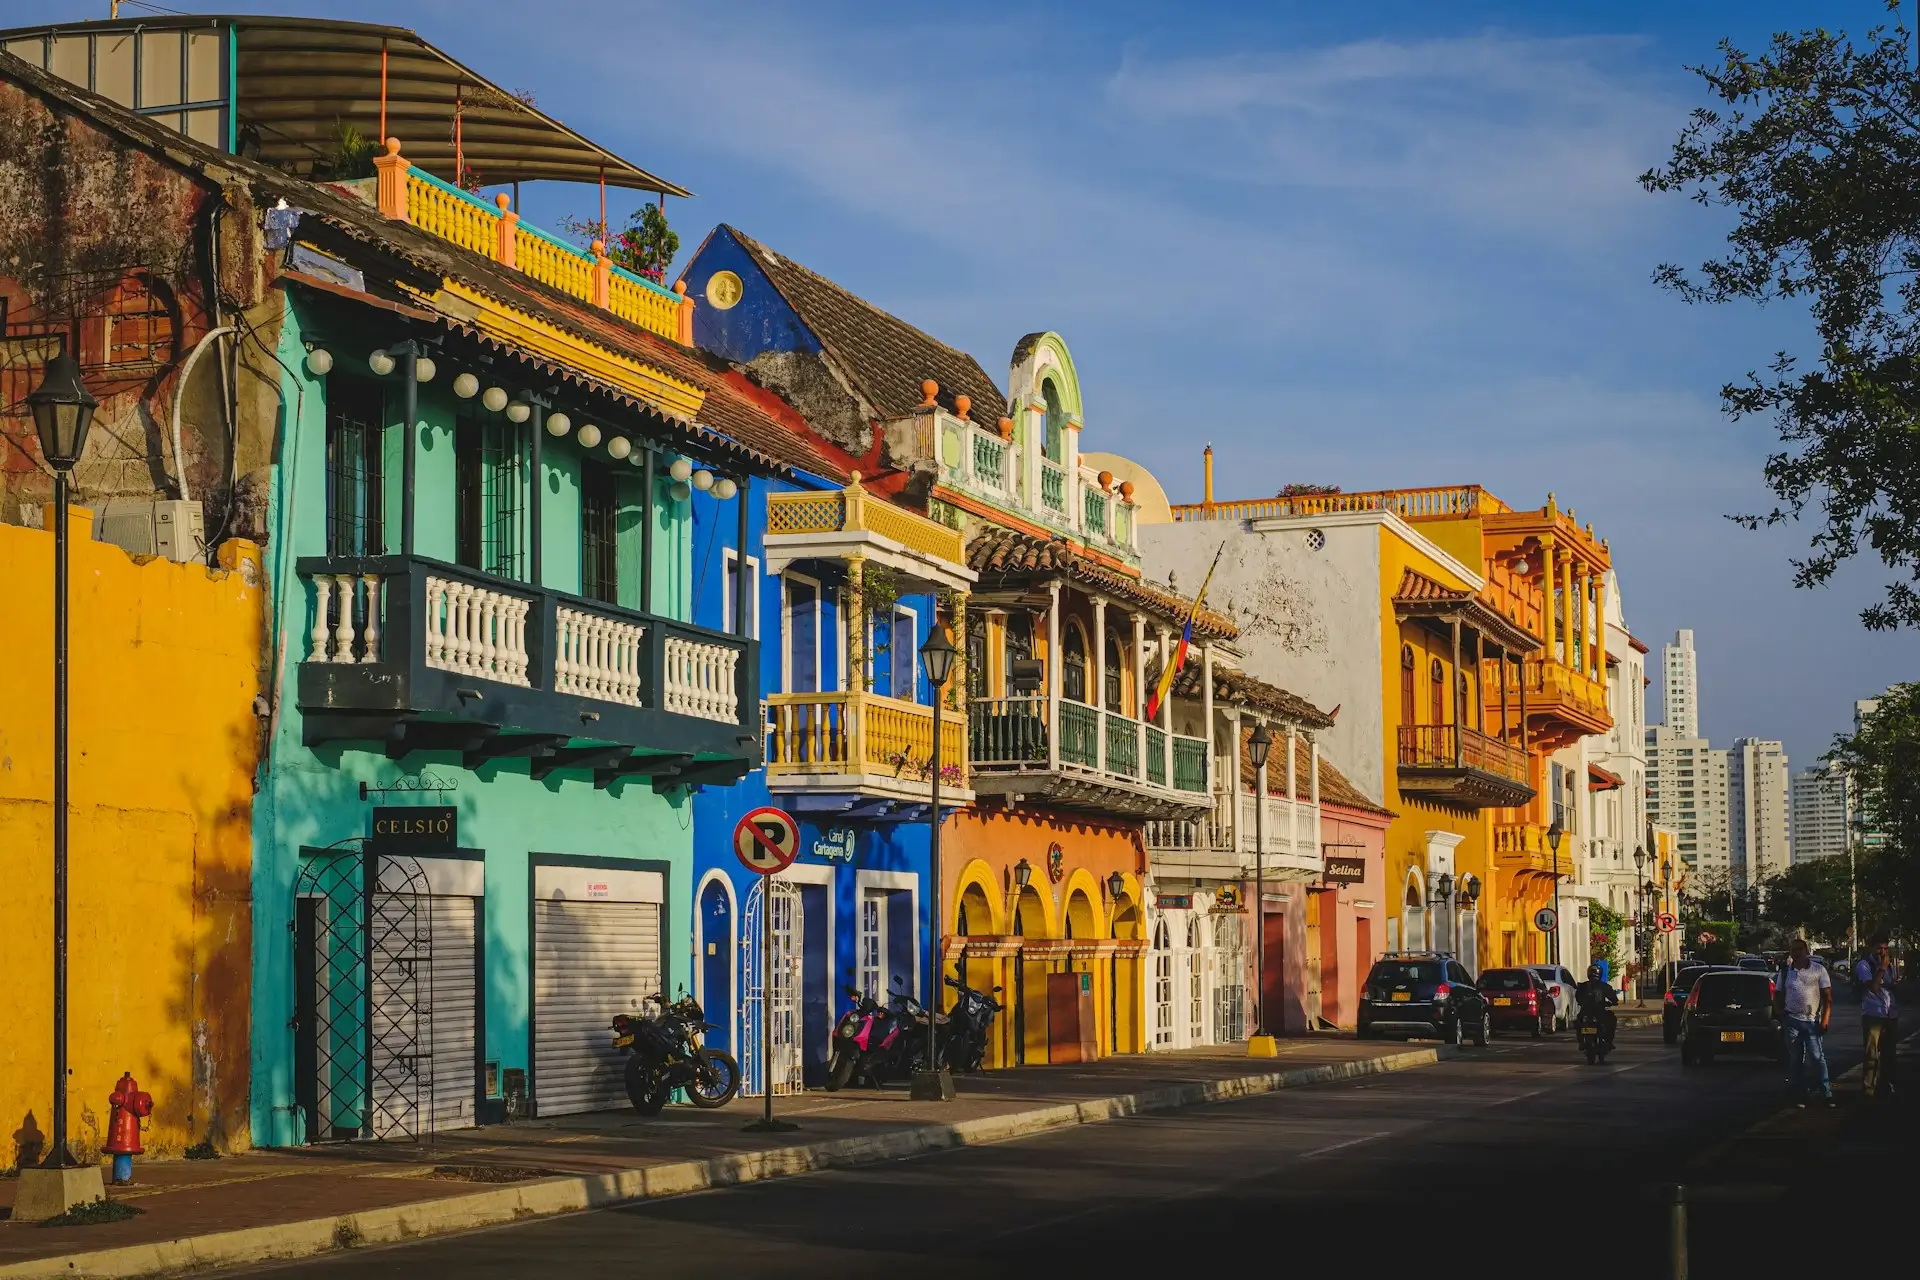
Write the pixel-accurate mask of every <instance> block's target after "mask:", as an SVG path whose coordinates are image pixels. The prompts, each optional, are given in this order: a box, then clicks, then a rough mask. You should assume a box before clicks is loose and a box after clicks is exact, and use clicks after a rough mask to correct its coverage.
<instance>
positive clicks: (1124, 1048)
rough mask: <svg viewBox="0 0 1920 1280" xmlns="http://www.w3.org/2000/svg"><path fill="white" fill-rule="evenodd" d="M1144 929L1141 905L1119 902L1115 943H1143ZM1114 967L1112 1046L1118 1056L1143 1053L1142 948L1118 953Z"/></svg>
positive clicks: (1110, 982) (1110, 1018)
mask: <svg viewBox="0 0 1920 1280" xmlns="http://www.w3.org/2000/svg"><path fill="white" fill-rule="evenodd" d="M1140 929H1141V921H1140V907H1139V904H1138V903H1135V902H1134V901H1132V900H1131V899H1129V898H1126V897H1121V898H1118V899H1116V900H1115V902H1114V913H1113V936H1114V939H1115V940H1116V941H1119V942H1139V941H1141V938H1140ZM1112 963H1113V972H1112V973H1111V974H1110V975H1108V982H1107V990H1108V991H1109V992H1111V993H1112V1003H1111V1005H1110V1007H1109V1009H1108V1014H1107V1032H1108V1036H1109V1040H1108V1043H1109V1044H1111V1045H1112V1046H1113V1051H1114V1052H1115V1053H1139V1052H1140V1051H1141V1050H1142V1049H1144V1048H1145V1047H1146V1046H1145V1045H1144V1044H1143V1043H1142V1040H1143V1038H1144V1037H1142V1035H1141V1033H1140V1019H1141V1016H1142V1013H1143V1010H1144V1005H1145V1000H1144V998H1143V996H1144V993H1143V992H1142V991H1141V989H1140V988H1141V955H1140V948H1138V947H1127V948H1120V949H1116V950H1115V952H1114V956H1113V962H1112Z"/></svg>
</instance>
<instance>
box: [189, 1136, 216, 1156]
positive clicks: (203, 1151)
mask: <svg viewBox="0 0 1920 1280" xmlns="http://www.w3.org/2000/svg"><path fill="white" fill-rule="evenodd" d="M219 1158H220V1153H219V1152H218V1151H216V1150H215V1149H214V1146H213V1139H212V1138H202V1139H200V1141H198V1142H196V1143H194V1144H193V1145H192V1146H190V1147H188V1148H187V1159H189V1160H218V1159H219Z"/></svg>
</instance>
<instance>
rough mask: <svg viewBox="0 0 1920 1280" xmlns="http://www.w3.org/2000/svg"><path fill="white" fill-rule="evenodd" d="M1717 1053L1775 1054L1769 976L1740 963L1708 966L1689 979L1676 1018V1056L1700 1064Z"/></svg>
mask: <svg viewBox="0 0 1920 1280" xmlns="http://www.w3.org/2000/svg"><path fill="white" fill-rule="evenodd" d="M1723 1053H1749V1054H1762V1055H1764V1056H1766V1057H1769V1058H1777V1057H1779V1056H1780V1023H1779V1021H1778V1020H1777V1019H1775V1017H1774V1016H1773V980H1772V979H1770V978H1769V977H1767V975H1766V974H1764V973H1754V972H1752V971H1749V970H1743V969H1713V970H1709V971H1708V972H1706V973H1703V974H1701V975H1700V976H1699V977H1698V978H1696V979H1695V980H1694V984H1693V989H1692V990H1691V991H1689V992H1688V993H1687V1002H1686V1005H1685V1012H1684V1013H1683V1014H1682V1015H1681V1019H1680V1061H1681V1063H1682V1064H1683V1065H1685V1066H1689V1067H1699V1066H1705V1065H1706V1064H1707V1063H1709V1062H1712V1061H1713V1060H1714V1058H1716V1057H1718V1056H1719V1055H1720V1054H1723Z"/></svg>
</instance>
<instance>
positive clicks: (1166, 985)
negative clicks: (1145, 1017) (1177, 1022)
mask: <svg viewBox="0 0 1920 1280" xmlns="http://www.w3.org/2000/svg"><path fill="white" fill-rule="evenodd" d="M1153 1047H1154V1048H1156V1049H1168V1048H1172V1047H1173V945H1172V940H1171V939H1170V938H1169V937H1168V935H1167V920H1166V917H1165V916H1162V917H1160V920H1159V921H1158V923H1156V924H1155V925H1154V926H1153Z"/></svg>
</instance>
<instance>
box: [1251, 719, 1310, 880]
mask: <svg viewBox="0 0 1920 1280" xmlns="http://www.w3.org/2000/svg"><path fill="white" fill-rule="evenodd" d="M1299 746H1300V727H1299V726H1298V725H1292V724H1290V725H1288V726H1287V852H1288V853H1293V852H1295V851H1296V850H1298V849H1299V847H1300V782H1299V777H1298V775H1299V768H1298V758H1297V756H1296V755H1295V752H1296V751H1297V750H1298V749H1299ZM1266 802H1267V797H1266V793H1265V789H1264V788H1263V789H1262V791H1261V795H1260V803H1261V804H1265V803H1266ZM1261 852H1262V853H1265V852H1266V850H1264V849H1262V850H1261Z"/></svg>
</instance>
